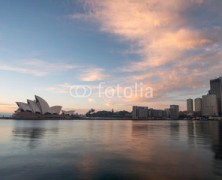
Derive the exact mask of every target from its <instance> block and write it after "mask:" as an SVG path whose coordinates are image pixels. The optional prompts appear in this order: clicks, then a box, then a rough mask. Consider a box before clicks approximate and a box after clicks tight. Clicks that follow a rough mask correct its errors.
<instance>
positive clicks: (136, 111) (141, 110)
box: [132, 106, 148, 119]
mask: <svg viewBox="0 0 222 180" xmlns="http://www.w3.org/2000/svg"><path fill="white" fill-rule="evenodd" d="M132 118H133V119H147V118H148V107H143V106H133V117H132Z"/></svg>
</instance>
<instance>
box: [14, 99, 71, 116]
mask: <svg viewBox="0 0 222 180" xmlns="http://www.w3.org/2000/svg"><path fill="white" fill-rule="evenodd" d="M16 104H17V105H18V109H17V110H16V111H15V113H14V115H13V117H14V118H15V119H68V118H70V117H72V116H73V115H74V111H62V113H61V114H60V112H61V110H62V106H51V107H50V106H49V104H48V103H47V102H46V101H45V100H44V99H43V98H41V97H39V96H35V100H29V99H28V100H27V103H24V102H16Z"/></svg>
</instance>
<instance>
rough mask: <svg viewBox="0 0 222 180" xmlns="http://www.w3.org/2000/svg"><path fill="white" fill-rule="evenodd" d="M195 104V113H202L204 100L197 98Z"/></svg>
mask: <svg viewBox="0 0 222 180" xmlns="http://www.w3.org/2000/svg"><path fill="white" fill-rule="evenodd" d="M194 104H195V111H196V112H201V110H202V99H201V98H196V99H195V100H194Z"/></svg>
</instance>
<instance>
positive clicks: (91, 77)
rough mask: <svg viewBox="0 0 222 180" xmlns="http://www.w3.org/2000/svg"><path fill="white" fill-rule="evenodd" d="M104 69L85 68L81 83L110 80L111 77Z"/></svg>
mask: <svg viewBox="0 0 222 180" xmlns="http://www.w3.org/2000/svg"><path fill="white" fill-rule="evenodd" d="M104 71H105V70H104V69H102V68H97V67H96V68H90V67H89V68H85V69H84V70H82V72H81V75H80V77H79V78H80V80H81V81H101V80H105V79H107V78H110V77H111V75H109V74H106V73H105V72H104Z"/></svg>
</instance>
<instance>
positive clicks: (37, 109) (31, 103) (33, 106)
mask: <svg viewBox="0 0 222 180" xmlns="http://www.w3.org/2000/svg"><path fill="white" fill-rule="evenodd" d="M27 102H28V105H29V106H30V108H31V109H32V112H34V113H36V112H38V113H41V110H40V107H39V106H38V104H37V103H36V102H35V101H32V100H29V99H28V100H27Z"/></svg>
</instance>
